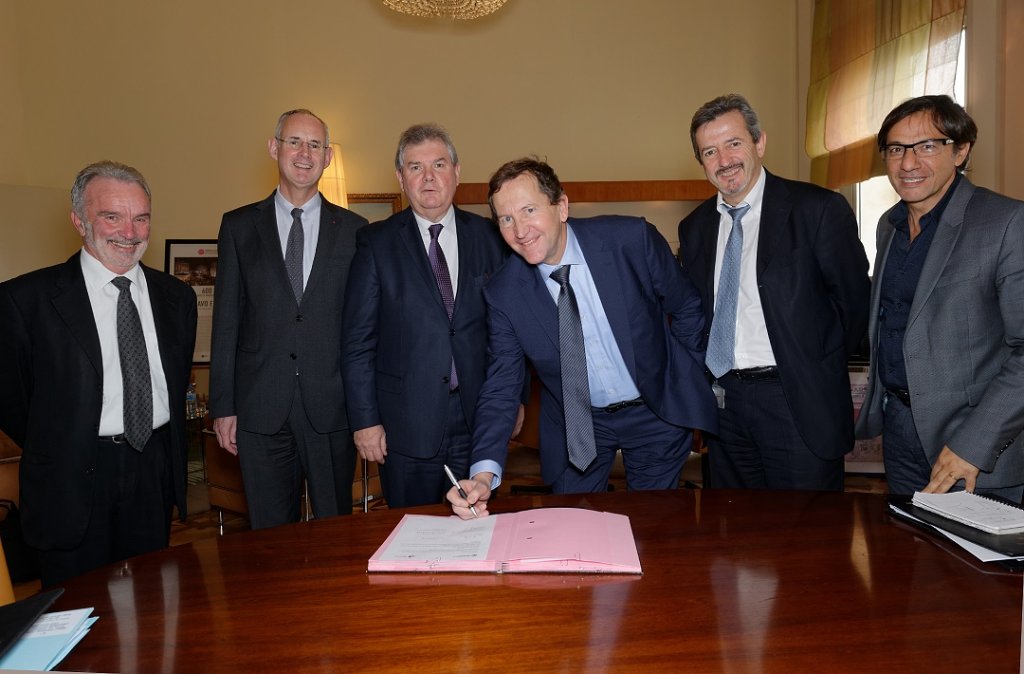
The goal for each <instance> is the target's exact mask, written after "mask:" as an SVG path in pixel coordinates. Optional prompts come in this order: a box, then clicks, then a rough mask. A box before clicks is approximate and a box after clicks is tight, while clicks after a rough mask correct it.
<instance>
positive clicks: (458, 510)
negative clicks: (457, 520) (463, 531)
mask: <svg viewBox="0 0 1024 674" xmlns="http://www.w3.org/2000/svg"><path fill="white" fill-rule="evenodd" d="M493 481H494V473H477V474H476V475H474V476H473V477H472V479H469V480H460V481H459V485H460V486H461V487H462V488H463V489H464V490H465V492H466V498H462V497H461V496H459V490H458V489H456V488H455V487H452V488H451V489H449V490H448V494H447V498H448V501H449V502H450V503H451V504H452V510H453V511H454V512H455V514H456V515H458V516H459V517H461V518H462V519H464V520H471V519H473V518H474V517H487V514H488V513H487V501H488V500H489V499H490V498H491V483H492V482H493ZM469 506H473V507H474V508H475V509H476V514H475V515H474V514H473V511H472V510H470V509H469Z"/></svg>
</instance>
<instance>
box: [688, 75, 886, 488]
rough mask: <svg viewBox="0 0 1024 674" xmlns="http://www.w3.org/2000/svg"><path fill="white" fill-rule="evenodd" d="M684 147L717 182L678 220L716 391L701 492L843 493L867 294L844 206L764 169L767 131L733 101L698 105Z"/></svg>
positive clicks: (732, 97)
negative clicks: (715, 425) (850, 364)
mask: <svg viewBox="0 0 1024 674" xmlns="http://www.w3.org/2000/svg"><path fill="white" fill-rule="evenodd" d="M690 141H691V143H692V144H693V153H694V155H695V156H696V157H697V161H698V162H700V164H701V166H702V167H703V168H704V173H705V174H706V175H707V178H708V180H709V181H711V183H712V184H713V185H714V186H715V187H716V188H718V194H717V195H716V196H714V197H712V198H711V199H708V200H707V201H705V202H704V203H703V204H701V205H700V206H698V207H697V208H696V210H694V211H693V213H691V214H690V215H689V216H687V217H686V218H685V219H684V220H683V221H682V222H681V223H679V248H680V251H679V252H680V259H681V261H682V263H683V267H684V268H685V269H686V271H687V272H688V273H689V274H690V278H691V279H693V282H694V283H695V284H696V285H697V288H698V289H699V290H700V294H701V298H702V299H703V300H704V311H705V313H706V316H707V321H706V323H705V325H706V326H708V331H707V334H706V339H707V357H706V360H705V363H706V365H707V368H708V379H709V381H711V382H712V384H711V386H712V388H713V390H714V391H715V395H716V397H717V399H718V417H719V433H718V435H714V436H710V437H709V439H708V443H709V445H710V452H709V461H710V468H711V471H710V472H711V486H714V487H730V488H760V489H831V490H842V488H843V455H844V454H846V453H847V452H849V451H850V450H851V449H853V404H852V402H851V396H850V380H849V376H848V374H847V358H848V355H849V354H850V353H851V352H852V351H854V350H855V349H856V347H857V346H858V344H859V342H860V340H861V338H862V337H863V336H864V331H865V328H866V326H867V318H868V293H869V281H868V275H867V270H868V263H867V256H866V255H865V254H864V247H863V246H862V245H861V243H860V241H859V240H858V238H857V221H856V220H855V218H854V215H853V211H852V210H851V209H850V206H849V204H847V203H846V200H845V199H843V197H842V196H841V195H839V194H837V193H835V192H831V191H829V190H826V189H822V188H821V187H818V186H816V185H810V184H808V183H803V182H797V181H795V180H785V179H783V178H779V177H777V176H775V175H773V174H771V173H769V172H768V171H767V170H765V169H764V167H763V166H762V165H761V160H762V158H763V157H764V152H765V144H766V136H765V133H764V131H762V130H761V127H760V124H759V122H758V119H757V113H755V112H754V110H753V109H752V108H751V107H750V104H749V103H748V102H747V100H746V99H745V98H743V97H742V96H739V95H737V94H729V95H725V96H720V97H718V98H716V99H714V100H712V101H709V102H707V103H705V104H704V105H703V106H701V107H700V109H698V110H697V112H696V113H695V114H694V116H693V120H692V122H691V124H690Z"/></svg>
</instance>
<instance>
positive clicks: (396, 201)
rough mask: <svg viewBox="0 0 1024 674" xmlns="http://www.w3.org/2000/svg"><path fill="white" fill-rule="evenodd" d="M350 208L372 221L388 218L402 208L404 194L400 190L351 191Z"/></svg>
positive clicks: (349, 197)
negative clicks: (371, 192)
mask: <svg viewBox="0 0 1024 674" xmlns="http://www.w3.org/2000/svg"><path fill="white" fill-rule="evenodd" d="M348 210H350V211H352V212H353V213H357V214H359V215H361V216H363V217H364V218H366V219H367V220H369V221H370V222H378V221H380V220H386V219H388V218H389V217H391V216H392V215H394V214H395V213H398V212H400V211H401V210H402V195H401V194H400V193H399V192H376V193H373V194H353V193H349V195H348Z"/></svg>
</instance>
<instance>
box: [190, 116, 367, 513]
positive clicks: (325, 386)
mask: <svg viewBox="0 0 1024 674" xmlns="http://www.w3.org/2000/svg"><path fill="white" fill-rule="evenodd" d="M267 145H268V149H269V150H270V156H271V157H272V158H273V159H274V160H275V161H277V166H278V174H279V177H280V183H279V185H278V189H277V190H276V191H275V192H274V193H273V194H271V195H270V196H269V197H267V198H266V199H264V200H263V201H260V202H257V203H255V204H250V205H248V206H243V207H242V208H239V209H236V210H234V211H231V212H230V213H226V214H225V215H224V219H223V221H222V222H221V227H220V240H219V245H218V250H217V254H218V259H217V285H216V290H215V292H216V303H215V304H214V309H213V345H212V351H211V358H210V361H211V362H210V414H211V416H213V417H214V422H213V428H214V430H215V431H216V433H217V441H218V442H219V443H220V445H221V447H223V448H224V449H226V450H228V451H229V452H231V453H233V454H234V453H237V454H238V458H239V460H240V461H241V466H242V480H243V482H244V484H245V497H246V501H247V504H248V507H249V520H250V523H251V524H252V527H253V528H254V529H259V528H263V527H272V526H277V525H279V524H286V523H288V522H295V521H297V520H298V519H299V497H300V492H301V488H302V481H303V478H305V480H306V484H307V486H308V488H309V498H310V500H311V502H312V506H313V514H314V515H315V516H316V517H318V518H323V517H330V516H332V515H338V514H347V513H351V512H352V477H353V472H354V470H355V450H354V449H353V447H352V436H351V433H349V430H348V420H347V418H346V415H345V392H344V388H343V386H342V382H341V308H342V304H343V302H344V297H345V280H346V279H347V278H348V269H349V264H350V263H351V261H352V255H353V253H354V252H355V233H356V229H358V228H359V227H360V226H362V225H364V224H366V220H365V219H364V218H361V217H359V216H358V215H355V214H354V213H351V212H349V211H347V210H345V209H343V208H340V207H338V206H335V205H334V204H332V203H330V202H328V201H327V200H326V199H324V198H323V197H322V196H321V195H320V193H319V192H318V191H317V183H318V181H319V180H320V176H321V175H322V174H323V171H324V168H326V167H327V166H328V165H329V164H330V163H331V158H332V153H331V146H330V139H329V134H328V131H327V125H326V124H324V122H323V120H321V119H320V118H319V117H317V116H316V115H314V114H313V113H312V112H310V111H308V110H291V111H289V112H286V113H284V114H283V115H281V117H280V118H279V119H278V122H277V129H276V130H275V132H274V137H273V138H271V139H270V140H269V141H268V142H267Z"/></svg>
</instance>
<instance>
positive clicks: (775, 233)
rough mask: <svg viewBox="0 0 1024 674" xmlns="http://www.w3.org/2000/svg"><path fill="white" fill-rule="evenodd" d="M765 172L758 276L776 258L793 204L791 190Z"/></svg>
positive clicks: (759, 236) (758, 244) (759, 233)
mask: <svg viewBox="0 0 1024 674" xmlns="http://www.w3.org/2000/svg"><path fill="white" fill-rule="evenodd" d="M761 170H762V171H764V172H765V185H764V196H763V198H762V199H761V223H760V225H759V227H758V229H759V232H758V237H757V275H758V277H760V276H761V274H763V273H764V270H765V269H766V268H767V267H768V264H769V263H770V262H771V261H772V258H773V257H774V256H775V251H776V249H777V248H778V243H779V240H780V238H781V237H782V232H783V229H784V225H785V223H786V222H788V221H789V214H790V211H792V209H793V204H792V202H791V201H790V199H789V190H788V189H786V186H785V185H784V184H783V183H782V181H780V180H778V179H777V178H776V177H775V176H773V175H772V174H771V173H768V171H767V170H766V169H764V167H762V168H761Z"/></svg>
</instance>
